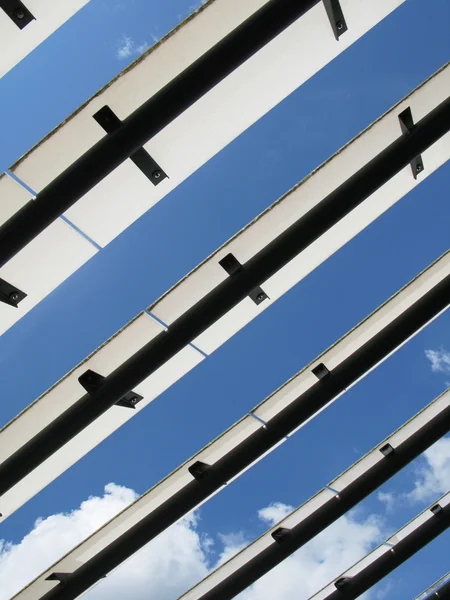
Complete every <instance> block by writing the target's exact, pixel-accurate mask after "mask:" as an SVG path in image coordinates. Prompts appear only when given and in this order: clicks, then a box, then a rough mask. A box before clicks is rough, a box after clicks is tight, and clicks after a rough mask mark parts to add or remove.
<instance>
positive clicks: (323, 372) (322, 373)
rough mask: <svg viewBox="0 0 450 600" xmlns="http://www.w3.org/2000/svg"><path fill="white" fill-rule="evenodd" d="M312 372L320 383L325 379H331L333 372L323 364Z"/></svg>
mask: <svg viewBox="0 0 450 600" xmlns="http://www.w3.org/2000/svg"><path fill="white" fill-rule="evenodd" d="M312 372H313V373H314V375H315V376H316V377H317V379H318V380H319V381H323V380H324V379H329V378H330V377H331V371H330V370H329V369H327V367H326V366H325V365H324V364H323V363H320V364H318V365H317V366H316V367H314V369H312Z"/></svg>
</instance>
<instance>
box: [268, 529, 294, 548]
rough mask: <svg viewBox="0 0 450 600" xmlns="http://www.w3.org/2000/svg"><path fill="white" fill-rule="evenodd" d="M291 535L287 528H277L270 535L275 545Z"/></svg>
mask: <svg viewBox="0 0 450 600" xmlns="http://www.w3.org/2000/svg"><path fill="white" fill-rule="evenodd" d="M290 534H291V530H290V529H288V528H287V527H279V528H278V529H275V531H272V533H271V535H272V537H273V539H274V540H275V541H276V543H277V544H282V543H283V542H284V541H285V540H286V538H288V537H289V536H290Z"/></svg>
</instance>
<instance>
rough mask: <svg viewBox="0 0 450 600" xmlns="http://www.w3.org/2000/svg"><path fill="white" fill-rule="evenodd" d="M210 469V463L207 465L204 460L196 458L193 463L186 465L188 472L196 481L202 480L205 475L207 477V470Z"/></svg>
mask: <svg viewBox="0 0 450 600" xmlns="http://www.w3.org/2000/svg"><path fill="white" fill-rule="evenodd" d="M210 469H211V466H210V465H207V464H206V463H204V462H201V461H200V460H198V461H197V462H195V463H194V464H193V465H191V466H190V467H188V471H189V473H190V474H191V475H192V477H193V478H194V479H196V480H197V481H202V480H203V479H205V477H208V473H209V470H210Z"/></svg>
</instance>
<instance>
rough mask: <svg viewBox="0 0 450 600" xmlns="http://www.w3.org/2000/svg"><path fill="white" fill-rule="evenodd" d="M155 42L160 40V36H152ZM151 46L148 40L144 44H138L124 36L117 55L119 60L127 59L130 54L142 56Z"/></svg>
mask: <svg viewBox="0 0 450 600" xmlns="http://www.w3.org/2000/svg"><path fill="white" fill-rule="evenodd" d="M151 37H152V41H153V43H155V42H157V41H158V38H157V37H156V36H154V35H152V36H151ZM149 48H150V44H149V43H148V42H144V43H142V44H136V42H135V41H134V40H133V39H132V38H130V37H128V36H124V37H123V38H122V39H121V40H120V42H119V44H118V47H117V51H116V56H117V58H118V59H119V60H125V59H127V58H129V57H130V56H140V55H141V54H143V53H144V52H146V51H147V50H148V49H149Z"/></svg>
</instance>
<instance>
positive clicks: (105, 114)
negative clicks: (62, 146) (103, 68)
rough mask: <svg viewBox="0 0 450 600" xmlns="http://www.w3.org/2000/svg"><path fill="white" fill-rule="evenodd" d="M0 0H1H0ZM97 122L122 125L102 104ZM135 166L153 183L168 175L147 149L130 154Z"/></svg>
mask: <svg viewBox="0 0 450 600" xmlns="http://www.w3.org/2000/svg"><path fill="white" fill-rule="evenodd" d="M0 1H1V0H0ZM93 117H94V119H95V120H96V121H97V123H98V124H99V125H100V127H102V129H104V131H106V133H114V132H115V131H117V130H118V129H120V128H121V127H122V121H121V120H120V119H119V117H118V116H117V115H116V114H115V113H114V112H113V111H112V110H111V109H110V108H109V106H104V107H103V108H101V109H100V110H99V111H98V112H96V113H95V115H93ZM130 159H131V160H132V161H133V162H134V164H135V165H136V166H137V168H138V169H139V170H140V171H142V173H144V175H145V176H146V177H147V178H148V179H150V181H151V182H152V183H153V185H159V184H160V183H161V181H163V179H167V177H168V175H167V174H166V173H165V172H164V171H163V170H162V169H161V167H160V166H159V165H158V163H157V162H156V161H155V160H154V159H153V158H152V157H151V156H150V154H149V153H148V152H147V150H144V148H140V149H139V150H138V151H137V152H135V153H134V154H132V155H131V156H130Z"/></svg>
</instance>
